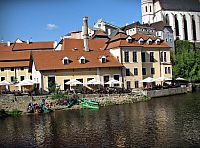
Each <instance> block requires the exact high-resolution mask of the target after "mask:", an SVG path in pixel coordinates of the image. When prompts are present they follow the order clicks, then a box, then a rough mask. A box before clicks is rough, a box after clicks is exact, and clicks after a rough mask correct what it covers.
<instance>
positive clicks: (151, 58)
mask: <svg viewBox="0 0 200 148" xmlns="http://www.w3.org/2000/svg"><path fill="white" fill-rule="evenodd" d="M150 62H154V52H150Z"/></svg>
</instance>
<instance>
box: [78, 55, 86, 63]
mask: <svg viewBox="0 0 200 148" xmlns="http://www.w3.org/2000/svg"><path fill="white" fill-rule="evenodd" d="M79 62H80V63H81V64H85V58H84V57H83V56H82V57H81V58H80V59H79Z"/></svg>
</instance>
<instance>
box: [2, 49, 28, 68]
mask: <svg viewBox="0 0 200 148" xmlns="http://www.w3.org/2000/svg"><path fill="white" fill-rule="evenodd" d="M29 61H30V52H13V51H5V52H0V67H24V66H27V67H28V66H29V63H30V62H29Z"/></svg>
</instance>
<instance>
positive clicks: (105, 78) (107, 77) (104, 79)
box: [103, 75, 109, 87]
mask: <svg viewBox="0 0 200 148" xmlns="http://www.w3.org/2000/svg"><path fill="white" fill-rule="evenodd" d="M108 81H109V75H106V76H103V82H104V87H109V84H105V83H106V82H108Z"/></svg>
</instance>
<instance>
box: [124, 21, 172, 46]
mask: <svg viewBox="0 0 200 148" xmlns="http://www.w3.org/2000/svg"><path fill="white" fill-rule="evenodd" d="M121 29H122V30H123V31H124V32H126V34H127V35H130V36H131V35H134V34H137V33H142V34H146V35H153V36H157V37H159V38H161V39H162V40H165V42H166V43H167V44H168V45H169V46H170V47H171V48H172V49H174V37H173V30H172V28H171V26H169V25H167V24H165V22H163V21H159V22H156V23H152V24H140V23H139V22H135V23H132V24H129V25H126V26H124V27H122V28H121Z"/></svg>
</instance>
